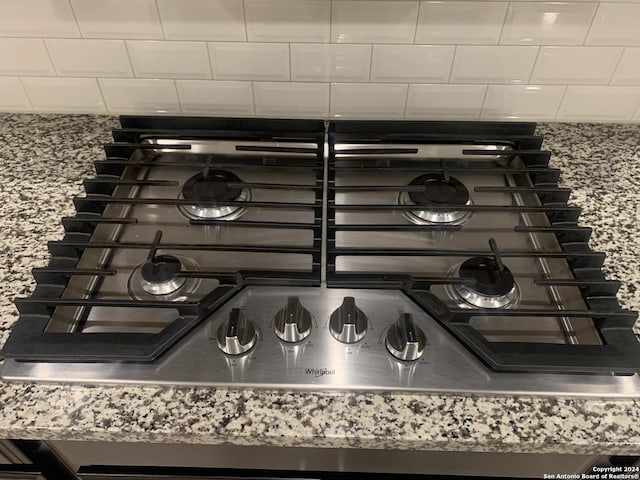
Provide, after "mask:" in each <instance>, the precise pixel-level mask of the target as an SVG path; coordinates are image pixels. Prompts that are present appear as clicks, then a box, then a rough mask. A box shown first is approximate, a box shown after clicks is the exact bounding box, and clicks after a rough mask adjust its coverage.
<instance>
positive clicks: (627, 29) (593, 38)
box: [587, 3, 640, 45]
mask: <svg viewBox="0 0 640 480" xmlns="http://www.w3.org/2000/svg"><path fill="white" fill-rule="evenodd" d="M587 44H589V45H640V3H607V4H604V3H603V4H600V7H599V8H598V12H597V13H596V16H595V19H594V20H593V26H592V27H591V31H590V32H589V37H588V38H587Z"/></svg>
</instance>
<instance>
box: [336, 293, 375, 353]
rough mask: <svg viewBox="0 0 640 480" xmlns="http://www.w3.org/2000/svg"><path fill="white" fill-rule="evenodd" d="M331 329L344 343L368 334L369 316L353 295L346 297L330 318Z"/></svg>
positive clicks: (357, 339)
mask: <svg viewBox="0 0 640 480" xmlns="http://www.w3.org/2000/svg"><path fill="white" fill-rule="evenodd" d="M329 331H330V332H331V335H333V336H334V337H335V338H336V339H337V340H339V341H341V342H342V343H356V342H359V341H360V340H362V339H363V338H364V336H365V335H366V334H367V316H366V315H365V314H364V312H363V311H362V310H360V309H359V308H358V307H357V306H356V301H355V299H354V298H353V297H344V299H343V301H342V305H340V306H339V307H338V308H337V309H336V310H335V311H334V312H333V313H332V314H331V318H330V319H329Z"/></svg>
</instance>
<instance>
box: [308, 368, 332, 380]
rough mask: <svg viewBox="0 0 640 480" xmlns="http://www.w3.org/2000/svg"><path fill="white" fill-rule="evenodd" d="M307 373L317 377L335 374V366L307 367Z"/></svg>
mask: <svg viewBox="0 0 640 480" xmlns="http://www.w3.org/2000/svg"><path fill="white" fill-rule="evenodd" d="M305 373H306V374H307V375H313V376H314V377H316V378H320V377H326V376H328V375H335V374H336V370H335V368H331V369H330V368H305Z"/></svg>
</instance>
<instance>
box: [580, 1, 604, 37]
mask: <svg viewBox="0 0 640 480" xmlns="http://www.w3.org/2000/svg"><path fill="white" fill-rule="evenodd" d="M600 5H602V3H601V2H598V3H597V4H596V9H595V11H594V12H593V15H592V16H591V21H590V22H589V28H587V33H586V34H585V36H584V40H582V45H587V41H588V40H589V36H590V35H591V31H592V30H593V25H594V23H595V22H596V17H597V16H598V12H599V11H600Z"/></svg>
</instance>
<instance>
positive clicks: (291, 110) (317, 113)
mask: <svg viewBox="0 0 640 480" xmlns="http://www.w3.org/2000/svg"><path fill="white" fill-rule="evenodd" d="M253 95H254V99H255V104H256V115H268V116H278V117H326V116H328V115H329V84H328V83H291V82H254V83H253Z"/></svg>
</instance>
